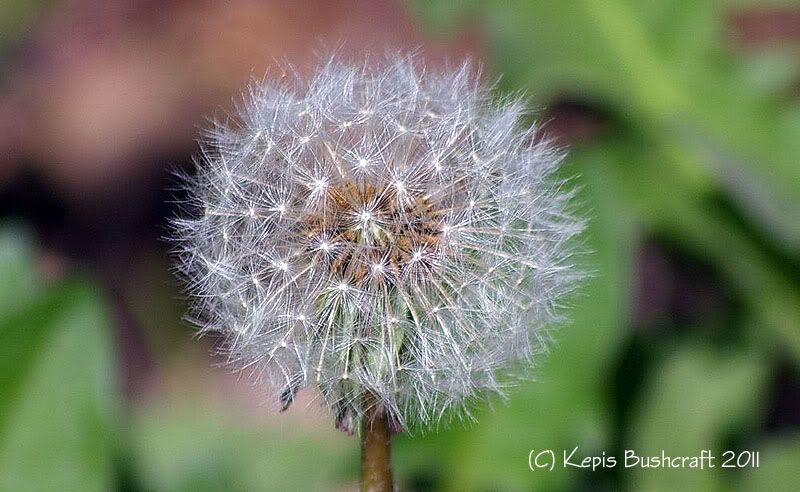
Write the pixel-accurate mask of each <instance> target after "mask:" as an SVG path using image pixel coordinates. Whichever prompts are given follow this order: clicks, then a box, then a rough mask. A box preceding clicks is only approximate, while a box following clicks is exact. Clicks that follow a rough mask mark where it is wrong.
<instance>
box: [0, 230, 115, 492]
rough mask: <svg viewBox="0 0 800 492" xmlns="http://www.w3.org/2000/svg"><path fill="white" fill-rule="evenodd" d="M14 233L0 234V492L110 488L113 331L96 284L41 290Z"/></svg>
mask: <svg viewBox="0 0 800 492" xmlns="http://www.w3.org/2000/svg"><path fill="white" fill-rule="evenodd" d="M36 277H37V276H36V272H35V270H34V268H33V262H32V256H31V250H30V248H29V247H28V244H27V241H26V237H25V235H24V233H22V231H20V230H18V229H8V228H3V229H0V278H2V279H3V281H2V283H1V284H0V285H1V286H2V289H1V290H0V334H2V343H1V344H0V347H1V348H0V394H2V395H3V396H2V399H0V490H3V491H9V492H12V491H13V492H26V491H31V492H39V491H45V490H75V491H78V490H81V491H87V492H88V491H106V490H109V489H111V488H112V486H113V480H114V477H113V474H112V467H111V461H112V455H113V454H112V448H113V445H114V441H113V432H114V430H115V429H114V426H115V425H117V420H116V418H115V417H116V416H117V411H116V408H115V405H116V404H117V403H118V395H117V393H116V391H115V389H114V381H115V380H116V378H115V376H114V373H115V364H114V361H113V360H112V359H111V353H112V350H111V346H110V342H109V339H110V330H109V322H108V318H107V314H106V312H105V308H104V303H103V300H102V298H101V296H100V295H99V294H98V292H97V290H96V289H95V288H94V287H93V286H92V284H91V282H87V281H85V280H81V279H75V280H71V281H68V282H65V283H64V284H62V285H57V286H47V285H43V284H42V283H41V282H40V281H38V280H37V278H36Z"/></svg>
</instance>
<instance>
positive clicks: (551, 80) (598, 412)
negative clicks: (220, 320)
mask: <svg viewBox="0 0 800 492" xmlns="http://www.w3.org/2000/svg"><path fill="white" fill-rule="evenodd" d="M332 46H333V47H338V48H339V49H340V50H341V52H342V53H346V54H348V55H349V56H361V55H362V54H363V53H364V52H365V51H367V50H369V51H371V52H373V53H374V52H379V53H380V52H383V51H384V50H386V49H406V50H408V49H418V50H419V56H420V57H421V58H422V59H425V60H427V63H430V64H436V63H442V62H443V61H446V60H459V59H461V58H462V57H464V56H466V55H469V56H472V57H474V58H477V59H479V60H481V61H482V63H483V64H484V66H485V71H486V75H487V78H489V79H495V78H496V77H498V76H499V75H500V74H503V75H502V78H501V79H500V90H502V91H509V92H515V93H520V92H521V93H523V94H524V95H525V97H526V98H528V100H529V101H530V103H531V106H532V108H534V109H535V110H536V118H537V120H538V121H539V122H541V124H542V125H543V127H544V128H545V130H546V131H547V132H548V133H549V134H550V135H551V136H553V137H554V138H557V139H558V141H559V142H561V143H562V144H565V145H569V146H570V147H571V153H570V155H569V157H568V159H567V163H566V165H565V167H564V170H563V173H564V176H573V177H575V178H574V179H573V180H572V181H571V182H572V183H573V184H574V185H575V186H577V187H578V189H579V200H578V202H579V203H580V207H581V208H583V209H584V210H585V213H586V214H587V215H589V216H590V217H591V221H590V225H589V228H588V230H587V232H586V234H585V235H584V236H583V237H582V243H583V245H584V246H585V248H584V249H585V250H586V251H587V253H586V254H583V255H581V256H580V257H579V258H578V259H577V261H578V262H580V263H581V265H583V267H584V268H585V269H586V270H587V271H590V272H591V273H592V276H591V278H590V279H589V280H588V281H587V282H586V284H585V285H584V288H583V289H582V290H581V291H580V292H579V293H577V294H576V296H575V298H574V299H572V300H571V301H570V306H571V307H570V308H569V309H568V314H569V316H570V318H571V320H572V321H571V323H570V324H568V325H567V326H564V327H562V328H561V329H560V331H559V333H558V335H557V337H556V338H557V343H556V344H555V345H554V346H553V348H552V350H551V353H550V354H549V356H548V357H547V358H546V359H543V360H541V361H540V363H539V364H538V366H537V367H536V369H535V371H534V375H535V377H536V380H535V381H531V382H530V383H526V384H523V385H522V386H520V387H519V388H516V389H514V390H513V391H511V392H510V398H509V399H508V401H507V402H502V401H498V402H497V404H496V405H494V407H495V408H494V409H493V410H489V409H479V410H478V411H477V413H476V414H477V417H478V419H479V423H478V424H474V425H463V426H455V427H453V428H450V429H440V430H439V431H438V432H431V433H429V434H425V435H418V436H412V437H409V436H403V435H401V436H398V437H397V438H396V446H395V455H394V463H395V467H396V470H397V471H396V474H397V479H398V480H397V481H398V485H399V487H400V490H404V491H427V490H433V491H436V490H443V491H529V490H536V491H538V490H541V491H616V490H622V491H654V492H658V491H665V492H672V491H676V490H681V491H694V490H697V491H741V492H747V491H759V492H761V491H765V492H769V491H789V490H797V488H796V487H797V479H798V478H800V472H799V471H798V467H800V162H799V161H800V3H798V2H796V1H786V0H769V1H764V2H758V1H756V0H743V1H740V0H603V1H594V0H582V1H577V0H576V1H562V2H556V1H531V0H511V1H497V2H494V1H492V2H484V1H478V0H472V1H464V2H454V1H450V0H431V1H422V0H419V1H411V2H404V1H392V0H373V1H368V0H362V1H359V0H314V1H308V2H299V1H297V2H296V1H292V0H276V1H255V0H227V1H194V0H191V1H190V0H161V1H157V0H140V1H124V0H46V1H45V0H4V1H3V2H2V3H0V490H2V491H9V492H26V491H32V492H39V491H130V492H140V491H154V492H155V491H158V492H177V491H223V490H224V491H242V492H245V491H273V490H275V491H282V490H334V491H348V490H356V488H357V480H358V443H357V440H356V439H354V438H352V437H348V436H346V435H345V434H342V433H339V432H336V431H335V430H334V429H333V427H332V425H331V418H330V417H329V416H327V415H325V413H324V412H323V410H322V409H320V408H318V405H317V404H316V403H314V402H313V401H312V400H313V395H303V396H302V401H301V402H300V404H296V405H294V406H293V408H292V409H291V410H290V411H288V412H286V413H284V414H278V413H276V412H275V410H274V408H275V406H274V405H273V404H271V402H268V401H266V400H267V398H268V394H267V392H266V391H265V390H264V389H263V388H257V387H252V386H251V385H249V384H248V383H247V381H241V380H240V379H239V378H238V377H237V376H236V375H235V374H231V373H230V371H228V370H227V369H225V368H223V367H220V366H219V364H218V363H219V362H221V360H220V358H219V357H218V356H214V355H213V353H212V348H213V346H214V342H215V341H214V340H211V339H203V340H196V339H194V338H193V332H192V328H191V327H190V326H189V325H187V324H186V323H184V322H183V321H182V319H181V316H182V314H183V312H184V309H185V302H184V301H185V300H184V299H183V298H182V296H181V292H180V284H179V283H178V281H177V280H175V278H174V277H173V275H172V273H171V270H170V269H171V266H170V258H169V255H168V250H169V244H168V243H167V242H166V241H164V240H163V237H164V236H165V235H166V233H167V230H166V224H167V220H168V218H169V217H171V216H173V215H174V214H175V213H176V209H177V206H176V204H175V203H176V201H180V198H181V197H180V193H179V192H177V191H175V186H174V185H175V180H174V178H173V177H172V174H171V173H172V172H173V171H176V170H177V171H184V172H189V171H190V170H191V155H192V153H194V152H195V151H196V150H197V148H196V144H195V142H194V139H195V137H196V136H197V134H198V131H199V129H200V128H202V127H203V126H204V125H205V124H206V123H205V120H204V117H205V116H208V115H214V114H224V113H225V112H226V111H230V110H231V108H232V107H233V100H234V98H235V97H236V95H237V93H238V91H239V90H240V88H241V87H242V86H243V85H244V84H246V83H247V82H248V81H249V80H250V79H251V77H253V76H260V75H262V74H263V73H264V71H265V70H267V69H268V67H270V66H275V64H276V60H278V61H289V62H291V63H295V64H297V65H298V66H300V67H304V66H307V64H308V63H309V62H313V61H314V60H315V59H316V57H317V56H318V54H319V53H324V52H325V51H326V50H327V49H329V48H330V47H332ZM575 446H580V451H579V454H585V455H591V454H595V455H601V454H602V453H605V454H606V455H615V456H618V457H619V456H620V455H621V454H622V450H624V449H635V450H637V451H638V452H639V453H641V454H648V453H652V454H657V453H659V452H660V450H662V449H663V450H665V451H666V452H667V454H670V455H682V454H688V455H693V454H696V453H698V452H699V450H701V449H710V450H712V452H713V453H715V454H717V455H719V453H721V452H722V451H723V450H726V449H734V450H737V451H738V450H755V451H759V452H760V467H758V468H753V467H746V468H743V469H738V470H722V469H720V468H715V469H711V470H704V471H697V470H648V469H628V470H626V469H624V468H621V467H620V466H617V467H616V468H613V469H603V470H597V471H591V470H578V469H567V470H564V469H560V468H559V467H556V469H555V470H553V471H552V472H544V471H536V472H533V471H531V470H529V469H528V463H527V459H528V453H529V451H530V450H532V449H536V450H540V449H555V450H557V451H560V450H561V449H572V448H573V447H575Z"/></svg>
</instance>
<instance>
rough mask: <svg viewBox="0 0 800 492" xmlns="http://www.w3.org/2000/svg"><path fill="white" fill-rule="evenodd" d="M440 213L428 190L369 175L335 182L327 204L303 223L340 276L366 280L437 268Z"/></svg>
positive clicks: (355, 281) (313, 247) (311, 245)
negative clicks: (377, 183)
mask: <svg viewBox="0 0 800 492" xmlns="http://www.w3.org/2000/svg"><path fill="white" fill-rule="evenodd" d="M440 217H441V213H440V211H439V210H438V209H437V207H436V206H435V205H434V204H433V203H432V200H431V198H430V196H428V195H427V194H425V193H424V192H421V191H411V190H405V189H402V184H398V183H392V184H382V185H380V186H375V185H374V184H372V183H371V182H369V181H366V180H364V181H363V182H360V183H359V182H348V183H344V184H338V185H335V186H331V187H330V189H329V190H328V191H327V195H326V200H325V204H324V206H322V207H320V209H319V210H318V211H314V212H312V213H310V214H308V215H307V216H306V218H305V220H303V221H302V227H303V228H304V233H305V234H304V235H305V236H306V237H308V238H309V245H308V247H309V248H310V249H311V250H314V251H318V252H320V253H321V254H322V257H323V258H324V261H323V263H324V264H325V265H326V266H327V268H328V269H329V271H330V273H331V274H332V275H333V276H334V277H338V278H340V279H342V280H345V281H347V282H348V283H353V284H356V285H359V286H363V285H364V284H366V283H369V282H382V281H389V282H392V281H394V280H395V279H397V278H400V276H401V275H404V274H407V273H409V272H410V271H413V270H414V269H415V268H420V269H425V270H430V269H432V268H434V264H435V262H434V261H433V259H434V257H435V254H436V252H437V251H438V249H439V248H440V246H441V240H442V230H441V227H440V221H439V218H440Z"/></svg>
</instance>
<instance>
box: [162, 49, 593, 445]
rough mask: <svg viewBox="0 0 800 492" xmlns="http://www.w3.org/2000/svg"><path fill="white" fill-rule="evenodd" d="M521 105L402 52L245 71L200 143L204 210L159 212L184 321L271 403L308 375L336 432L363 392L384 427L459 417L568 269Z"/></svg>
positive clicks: (547, 318) (538, 318)
mask: <svg viewBox="0 0 800 492" xmlns="http://www.w3.org/2000/svg"><path fill="white" fill-rule="evenodd" d="M524 114H525V112H524V105H523V104H522V103H521V102H520V101H519V100H516V99H500V100H498V98H496V97H495V96H494V95H493V94H492V89H491V87H490V86H487V85H485V84H483V83H481V82H480V80H479V78H478V74H477V72H476V71H475V70H473V69H472V68H471V66H470V65H469V64H468V63H467V64H464V65H463V66H461V67H457V68H455V69H444V70H441V71H438V72H437V71H435V70H424V71H423V70H422V69H421V68H420V67H418V66H417V62H416V61H415V60H414V59H413V58H412V57H410V56H400V55H398V56H390V57H387V58H386V59H385V60H383V62H382V63H381V64H379V66H377V67H375V68H364V67H363V66H355V65H348V64H346V63H339V62H338V61H337V60H335V58H334V59H331V60H330V61H329V62H328V63H325V64H323V66H322V67H321V68H319V69H318V70H317V71H316V73H315V75H313V76H312V77H310V78H309V79H300V78H297V79H294V80H293V79H292V78H291V77H288V76H287V77H282V78H281V80H279V81H277V82H260V83H257V84H255V85H254V86H253V87H252V88H251V90H250V91H249V92H248V93H247V95H246V96H245V98H244V104H243V105H241V109H240V114H239V115H238V117H237V118H236V119H235V120H232V121H225V122H219V123H217V124H216V125H215V126H214V127H213V128H211V129H210V130H209V131H208V133H207V136H206V138H205V139H204V140H203V141H202V152H201V157H200V158H198V161H197V174H196V176H195V177H192V178H189V179H188V181H187V183H188V184H187V189H188V192H189V206H190V207H191V208H196V209H197V210H200V211H202V213H200V214H194V215H190V216H188V217H181V218H178V219H176V220H175V221H174V230H175V240H176V245H177V253H178V254H177V257H178V259H179V267H180V270H181V271H182V273H183V274H184V276H185V278H186V279H187V284H188V289H189V291H190V293H191V294H193V296H192V298H193V310H194V313H195V316H194V318H196V319H197V320H198V323H199V327H200V330H201V332H218V333H220V334H221V335H223V337H222V338H223V339H224V340H225V341H226V342H225V347H224V348H225V351H226V353H227V354H228V357H229V360H230V363H231V364H232V365H234V366H238V367H241V368H245V369H246V370H247V371H248V372H249V373H251V374H252V375H253V376H254V377H255V378H256V379H259V380H264V381H268V382H269V383H271V384H272V385H274V386H275V387H276V388H277V395H278V398H279V400H280V402H281V404H282V405H283V408H286V407H287V406H288V405H289V404H290V403H291V400H292V398H293V397H294V395H295V394H296V392H297V391H299V390H300V389H301V388H303V387H315V388H316V389H317V390H318V391H319V394H320V395H321V399H322V401H323V402H324V403H325V404H326V405H327V406H328V407H329V408H330V409H331V410H332V412H333V413H334V414H335V415H336V421H337V426H339V427H340V428H341V426H343V425H346V424H347V423H352V422H357V421H358V418H359V417H360V416H361V415H363V414H364V412H365V411H366V410H367V409H366V408H363V406H364V402H365V401H367V400H369V401H374V402H376V404H378V405H380V406H381V407H382V408H383V409H384V411H386V412H387V413H388V415H389V416H390V418H391V419H392V420H393V421H394V422H396V423H397V424H398V425H401V426H408V425H413V424H415V423H420V424H423V425H424V424H433V423H436V422H438V421H439V420H440V419H442V418H443V416H444V415H459V416H469V410H468V409H469V403H470V402H471V401H473V400H477V399H480V398H482V397H485V396H487V395H491V394H494V393H502V392H503V389H504V388H505V387H507V385H508V380H507V376H504V374H505V373H506V372H507V371H506V369H507V368H508V367H509V366H510V365H511V364H513V362H514V361H516V360H519V359H526V358H527V359H531V358H533V357H534V356H535V355H536V354H538V353H539V352H540V351H541V349H542V344H543V343H544V342H543V340H546V338H547V336H546V333H547V329H548V328H549V327H551V326H553V325H554V324H555V323H557V322H558V321H560V319H561V313H560V309H559V306H560V305H561V304H562V303H563V300H564V296H565V295H566V294H568V293H569V292H570V291H571V290H572V289H573V288H574V286H575V284H576V281H577V280H578V279H579V278H580V273H579V272H578V271H576V269H575V268H574V267H573V266H572V263H571V260H570V258H571V248H570V246H569V245H570V243H571V241H570V240H571V238H572V237H573V236H574V235H576V234H578V233H579V232H580V231H581V229H582V223H581V221H580V220H579V219H578V218H576V217H575V216H574V215H573V214H572V213H570V211H569V210H570V193H569V192H567V191H565V187H564V186H562V183H561V182H559V180H558V179H556V178H555V177H554V175H553V173H554V171H555V170H556V169H557V167H558V165H559V163H560V161H561V160H562V157H563V153H562V152H561V151H560V150H558V149H556V148H554V147H553V146H552V145H551V144H550V143H549V142H548V141H547V140H546V139H543V138H541V136H540V135H539V133H538V128H537V127H535V126H534V127H525V126H523V123H522V119H523V117H524ZM187 215H188V214H187ZM298 313H302V314H298ZM367 396H369V398H367ZM348 425H349V424H348ZM346 430H349V429H346Z"/></svg>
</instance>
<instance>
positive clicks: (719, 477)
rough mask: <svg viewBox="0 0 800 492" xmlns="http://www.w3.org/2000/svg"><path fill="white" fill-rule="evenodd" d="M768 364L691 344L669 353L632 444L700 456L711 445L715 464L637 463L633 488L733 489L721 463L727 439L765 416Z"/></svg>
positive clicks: (642, 451)
mask: <svg viewBox="0 0 800 492" xmlns="http://www.w3.org/2000/svg"><path fill="white" fill-rule="evenodd" d="M765 376H766V371H765V364H763V362H762V361H761V360H759V359H756V358H754V357H752V356H749V355H746V354H738V353H731V354H725V355H717V354H716V353H715V352H714V351H713V350H712V349H711V348H709V347H706V346H686V347H680V348H679V349H678V350H676V351H675V352H674V354H671V355H669V356H668V360H667V361H666V362H665V364H664V367H663V368H662V370H661V371H658V372H657V376H656V377H655V378H653V379H652V380H651V381H650V383H649V385H650V386H649V388H647V389H646V394H645V396H644V399H643V401H642V404H641V407H640V408H639V409H638V413H637V416H636V417H635V418H634V420H633V422H632V423H631V426H630V429H631V436H630V440H629V442H628V445H627V449H630V450H633V451H634V452H635V453H636V455H637V456H640V457H642V456H660V455H661V452H662V451H663V452H664V453H665V454H666V455H667V456H671V457H676V456H699V454H700V452H701V450H704V449H705V450H710V451H711V454H712V455H714V456H716V457H717V459H716V460H715V468H713V469H705V470H698V469H691V468H642V467H633V468H631V470H632V474H633V476H632V480H633V490H648V491H652V492H658V491H662V490H663V491H670V492H671V491H674V490H704V491H715V490H719V491H722V490H727V487H726V479H729V478H730V476H728V477H726V476H725V472H726V471H728V470H727V469H725V470H723V469H722V468H720V466H719V465H721V461H720V456H721V453H722V451H724V449H723V447H722V446H723V444H724V439H725V438H726V437H727V433H728V432H730V431H731V430H732V429H741V428H743V427H745V426H746V425H751V426H752V425H754V424H755V423H757V422H758V419H759V417H760V416H761V415H762V411H763V408H762V403H763V395H762V389H763V387H764V381H765Z"/></svg>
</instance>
